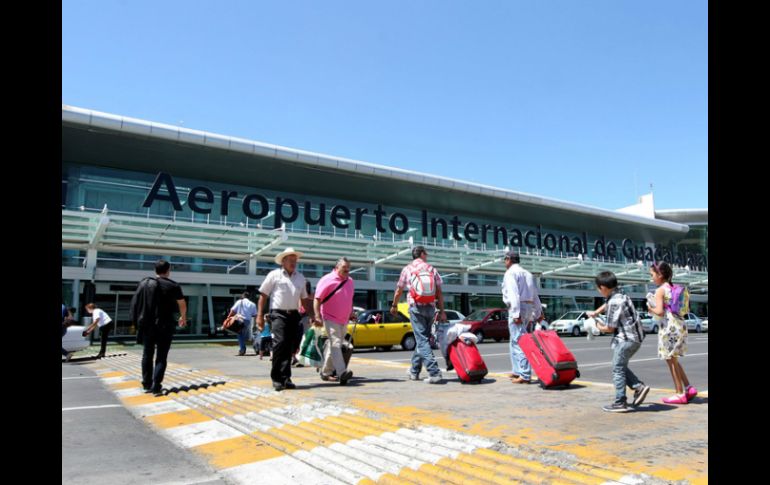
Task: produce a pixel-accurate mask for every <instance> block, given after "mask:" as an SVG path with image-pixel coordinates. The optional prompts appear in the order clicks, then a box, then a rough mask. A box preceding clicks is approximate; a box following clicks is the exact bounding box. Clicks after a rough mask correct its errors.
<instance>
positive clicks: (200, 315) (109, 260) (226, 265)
mask: <svg viewBox="0 0 770 485" xmlns="http://www.w3.org/2000/svg"><path fill="white" fill-rule="evenodd" d="M62 174H63V177H62V209H63V210H68V211H82V212H91V213H95V212H101V211H102V210H103V209H104V208H105V207H106V208H107V209H108V212H109V214H117V215H130V216H134V217H143V218H147V219H152V220H168V221H186V222H195V223H203V224H211V225H237V226H240V227H244V228H260V229H273V227H274V223H273V221H274V216H275V211H276V206H275V201H276V198H277V197H284V198H287V197H290V198H293V199H294V200H296V201H297V202H298V204H299V206H300V207H299V216H298V218H297V220H295V221H294V222H291V223H289V224H287V225H286V230H287V232H290V233H312V234H324V235H327V236H337V237H345V238H350V239H361V240H365V239H367V238H368V239H372V238H373V237H376V238H381V240H386V241H393V242H398V241H406V240H408V239H409V237H413V238H414V242H415V244H421V243H422V244H430V245H437V246H442V247H445V248H453V250H454V249H457V250H458V252H457V255H458V256H457V257H458V259H459V260H460V261H461V262H462V258H463V255H462V254H463V253H462V250H463V248H467V249H478V250H502V249H504V247H505V246H506V245H507V244H508V241H504V240H502V239H500V240H498V241H497V242H495V240H494V227H495V226H501V227H505V228H507V229H510V228H511V227H512V226H511V223H510V221H508V222H500V221H490V220H484V219H480V218H478V217H475V216H474V217H470V218H463V215H462V214H458V216H459V217H460V218H461V219H463V220H466V221H467V220H468V219H470V220H472V221H474V222H477V223H479V225H482V224H487V225H489V226H490V227H491V230H490V231H489V239H488V241H487V243H486V244H484V243H482V242H471V241H467V240H465V239H463V240H461V241H455V240H453V239H452V238H451V236H450V237H448V238H444V237H443V224H442V222H441V221H436V228H437V232H438V233H439V234H437V236H439V237H437V238H433V237H428V238H424V237H423V235H422V232H421V228H422V219H421V213H420V211H418V210H414V209H410V208H396V207H383V209H384V210H385V211H387V213H388V214H393V213H394V212H399V213H402V214H404V215H405V216H406V217H407V219H408V223H409V226H410V229H409V231H408V232H406V233H405V234H402V235H397V234H394V233H393V232H392V231H390V230H389V231H388V232H387V233H384V234H380V233H378V232H377V230H376V218H375V215H374V214H371V212H374V208H375V206H373V205H372V204H357V203H356V202H354V201H348V200H342V199H334V198H329V197H320V196H319V197H316V196H313V197H312V198H309V197H307V196H305V195H303V194H296V193H287V192H276V191H271V190H263V189H259V188H254V187H248V186H238V185H233V184H223V183H217V182H210V181H198V180H192V179H188V178H184V177H179V176H177V175H173V178H174V182H175V185H176V189H177V191H178V196H179V199H180V201H181V202H182V203H183V204H182V210H181V211H175V210H174V208H173V206H172V204H171V202H168V201H162V200H156V201H155V202H154V203H153V205H152V206H151V207H150V208H145V207H142V204H143V202H144V200H145V198H146V197H147V194H148V192H149V190H150V188H151V187H152V185H153V182H154V180H155V178H156V175H157V174H155V173H143V172H137V171H128V170H118V169H112V168H104V167H97V166H89V165H81V164H77V163H69V162H65V163H63V165H62ZM196 186H205V187H207V188H209V189H211V190H212V191H213V193H214V203H213V204H211V207H212V212H211V214H199V213H195V212H193V211H192V210H191V209H190V207H189V204H188V203H187V201H188V194H189V193H190V190H191V189H192V188H194V187H196ZM222 191H237V192H238V194H239V197H234V198H231V199H230V203H229V204H228V205H227V214H226V215H223V214H221V210H220V207H221V200H222V195H221V192H222ZM160 194H163V195H167V193H166V192H165V190H161V191H160ZM246 194H260V195H262V196H264V197H265V198H266V199H267V201H268V202H269V211H268V213H267V214H266V216H265V217H264V218H262V219H259V220H254V219H250V218H248V217H247V216H246V215H245V213H244V211H243V207H242V200H243V197H244V196H245V195H246ZM306 203H308V204H310V211H309V214H310V216H311V218H312V219H318V218H321V217H323V218H325V219H326V221H327V226H325V227H320V226H318V225H313V224H308V223H307V222H306V221H305V217H304V206H303V204H306ZM338 204H340V205H344V206H347V207H355V206H356V205H357V206H359V207H367V208H369V209H370V210H369V212H370V213H369V214H363V215H362V216H361V229H360V230H356V229H355V228H354V224H353V221H348V222H350V224H351V226H350V228H348V229H338V228H334V227H333V226H332V225H331V224H328V222H329V221H330V219H331V212H332V208H333V207H334V206H335V205H338ZM322 207H323V209H324V210H323V213H322V212H321V208H322ZM430 217H431V219H433V218H436V219H443V220H445V221H449V220H450V217H449V216H446V215H441V214H437V213H431V214H430ZM430 222H431V221H429V225H430ZM142 224H144V223H143V222H142ZM385 226H386V227H387V219H385ZM198 227H200V226H198ZM514 227H516V228H517V229H519V230H521V231H522V232H524V231H526V230H534V229H535V228H534V227H527V226H518V225H515V226H514ZM447 229H448V231H451V225H449V226H448V228H447ZM542 231H543V232H544V233H545V232H554V233H558V234H564V235H567V236H569V237H581V236H582V234H581V233H579V232H574V233H567V232H564V231H561V230H554V231H551V230H549V229H548V228H545V227H544V228H542ZM508 237H509V238H510V237H511V234H509V235H508ZM378 240H379V239H378ZM617 242H619V241H617ZM588 243H589V246H590V245H592V244H593V240H592V239H591V238H590V235H589V240H588ZM679 246H680V247H686V248H689V249H690V250H695V251H699V252H703V253H704V254H707V249H708V226H707V225H701V226H692V228H691V231H690V232H689V233H688V235H687V236H686V238H685V239H684V240H682V241H681V242H680V243H679ZM155 249H157V248H155ZM113 251H114V250H113ZM522 252H524V250H522ZM541 255H550V256H567V255H571V254H570V253H569V251H560V250H559V248H557V249H556V250H553V251H547V250H544V251H542V252H541ZM86 258H87V252H86V251H84V250H73V249H62V271H63V272H64V271H65V269H67V268H72V269H73V270H74V269H78V268H83V267H84V265H85V262H86ZM159 258H163V259H166V260H168V261H169V262H171V264H172V265H173V269H174V271H177V272H185V273H198V274H206V275H211V277H212V278H218V279H216V283H217V284H214V283H213V282H212V283H211V284H210V286H207V285H206V284H184V285H183V291H184V293H185V298H186V300H187V303H188V320H189V323H190V325H189V326H188V327H187V328H185V329H177V333H178V335H188V336H197V337H206V336H211V335H212V328H211V327H212V325H213V326H215V327H218V326H220V325H221V323H222V320H223V319H224V317H225V315H226V314H227V311H228V310H229V308H230V306H232V304H233V303H234V301H235V300H236V299H237V298H238V296H239V294H240V292H242V291H243V290H244V289H245V288H244V286H243V285H242V284H233V285H229V286H228V285H221V284H219V283H221V282H222V281H226V279H222V277H227V276H234V277H235V276H240V277H241V279H239V280H238V281H243V278H242V277H243V276H246V275H248V274H249V268H248V262H247V261H244V260H243V258H240V259H238V258H237V257H235V256H234V257H233V259H222V258H212V257H195V256H178V255H171V254H163V252H162V250H161V249H158V250H157V251H153V250H148V251H146V252H145V253H144V254H135V253H132V252H126V253H122V252H106V251H99V252H98V253H97V256H96V268H97V269H101V270H126V271H129V270H130V271H142V272H147V273H150V272H151V271H152V270H153V265H154V262H155V261H156V260H157V259H159ZM572 261H574V259H573V260H572ZM334 262H335V261H329V262H328V264H315V263H300V265H299V268H298V269H299V271H301V272H302V273H303V274H304V275H305V276H306V277H307V278H309V279H313V280H316V279H318V278H320V277H322V276H323V275H325V274H326V273H328V272H329V271H331V270H332V268H333V264H334ZM618 262H623V258H622V256H620V258H619V259H618ZM558 264H560V263H558ZM387 266H388V265H387V264H385V265H384V267H383V265H378V266H376V267H375V270H374V279H373V280H369V276H370V273H369V271H370V269H369V267H368V266H362V265H360V264H358V265H356V264H354V266H353V267H352V268H351V269H352V275H353V277H354V278H355V279H356V285H357V286H356V288H357V289H356V292H355V296H354V306H358V307H362V308H366V309H368V308H371V306H372V304H374V305H375V306H376V307H377V308H383V309H387V308H388V307H389V306H390V303H391V302H392V299H393V288H395V282H396V281H397V280H398V278H399V276H400V271H401V270H400V269H398V268H394V267H387ZM391 266H392V264H391ZM481 266H485V265H481ZM275 267H276V266H275V264H274V263H273V262H272V261H268V260H257V261H256V276H257V277H262V276H264V275H266V274H267V273H268V272H269V271H271V270H273V269H274V268H275ZM503 267H504V265H503V263H502V262H501V261H500V262H497V263H495V266H485V267H484V268H481V269H480V271H482V272H470V273H468V274H467V285H464V276H465V275H464V274H461V273H459V272H453V271H450V270H445V271H443V270H440V271H442V272H441V275H442V278H443V280H444V284H445V285H452V286H458V287H464V291H465V292H466V293H464V294H463V293H457V292H446V293H444V299H445V304H446V308H447V309H453V310H457V311H461V312H463V313H465V314H466V315H467V314H469V313H470V312H472V311H475V310H478V309H483V308H497V307H502V306H503V302H502V297H501V295H500V285H501V283H502V279H503V275H502V274H501V273H500V272H499V271H501V270H502V268H503ZM495 271H498V272H496V273H495V274H487V273H493V272H495ZM110 274H114V272H111V273H110ZM552 276H553V274H552ZM552 276H549V277H543V278H541V279H540V287H541V301H542V302H543V303H544V304H546V305H547V308H546V310H545V314H546V318H547V319H548V320H549V321H551V320H555V319H556V318H558V317H560V316H561V315H563V314H564V313H566V312H568V311H571V310H589V309H593V308H596V307H597V306H598V305H600V304H601V302H600V301H599V302H598V303H597V297H598V294H597V295H596V296H586V292H588V291H590V292H592V294H593V293H595V291H596V289H595V287H594V284H593V279H592V278H590V277H586V278H582V279H581V278H557V277H552ZM260 279H261V278H260ZM196 281H198V280H196ZM383 283H387V286H388V287H391V286H392V288H391V289H386V290H383V287H384V285H383ZM254 284H256V281H255V282H254ZM132 285H133V287H135V285H136V282H135V281H134V282H133V283H130V284H129V283H126V282H125V281H122V282H120V281H114V282H110V281H97V282H96V286H97V290H96V293H95V297H94V302H95V303H96V304H97V305H98V306H100V307H101V308H103V309H104V310H105V311H106V312H107V313H108V314H109V315H110V316H111V317H112V318H113V320H115V322H116V332H115V334H114V335H115V336H116V337H124V338H125V337H131V336H133V335H135V333H136V329H135V328H134V327H133V326H132V325H131V323H130V322H129V321H128V307H129V304H130V301H131V295H132V294H133V289H132V288H131V286H132ZM82 287H83V283H82V282H81V283H80V286H79V287H75V286H74V282H73V281H72V280H71V279H69V280H68V279H66V278H63V280H62V299H63V302H64V303H65V304H67V305H68V306H71V305H74V301H75V299H76V298H74V297H73V295H74V294H76V293H79V292H80V293H82V291H83V290H82ZM621 288H622V289H623V291H625V292H626V293H637V294H644V293H646V292H647V291H650V290H651V289H652V287H651V286H650V283H646V284H645V283H640V282H623V281H621ZM251 289H252V291H253V290H255V289H256V287H252V288H251ZM569 291H574V292H575V295H572V296H563V293H564V292H569ZM691 293H692V294H694V295H701V296H705V297H707V288H706V289H705V291H704V292H702V293H701V292H699V290H698V289H693V290H691ZM84 303H85V302H84V301H83V299H82V298H81V299H80V301H79V304H80V307H81V308H82V305H83V304H84ZM635 303H638V304H643V300H638V301H635ZM640 308H643V307H640ZM691 308H692V311H693V313H696V314H698V315H701V316H706V315H707V314H708V303H707V301H693V302H691ZM82 316H84V315H78V317H82Z"/></svg>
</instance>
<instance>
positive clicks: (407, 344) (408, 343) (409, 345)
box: [401, 333, 417, 350]
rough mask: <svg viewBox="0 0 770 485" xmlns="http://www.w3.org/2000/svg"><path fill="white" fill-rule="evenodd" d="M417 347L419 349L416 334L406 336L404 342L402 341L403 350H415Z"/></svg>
mask: <svg viewBox="0 0 770 485" xmlns="http://www.w3.org/2000/svg"><path fill="white" fill-rule="evenodd" d="M415 347H417V340H415V339H414V334H412V333H408V334H406V335H404V338H403V340H401V348H402V349H404V350H414V348H415Z"/></svg>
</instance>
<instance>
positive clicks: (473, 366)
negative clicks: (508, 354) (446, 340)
mask: <svg viewBox="0 0 770 485" xmlns="http://www.w3.org/2000/svg"><path fill="white" fill-rule="evenodd" d="M447 353H449V360H450V361H452V365H453V366H454V368H455V371H456V372H457V375H458V377H460V379H461V380H462V381H463V382H480V381H481V380H482V379H483V378H484V376H485V375H487V372H488V371H487V366H486V364H484V359H482V358H481V354H480V353H479V349H478V348H477V347H476V344H474V343H473V342H471V341H468V342H465V341H464V340H463V339H461V338H458V339H457V340H455V341H454V342H452V343H451V344H450V345H449V348H448V349H447Z"/></svg>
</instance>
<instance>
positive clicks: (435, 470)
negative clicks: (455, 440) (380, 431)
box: [417, 458, 510, 485]
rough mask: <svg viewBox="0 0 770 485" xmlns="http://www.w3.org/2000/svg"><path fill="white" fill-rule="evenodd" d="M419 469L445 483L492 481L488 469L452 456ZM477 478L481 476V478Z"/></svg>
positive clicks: (477, 484) (483, 483)
mask: <svg viewBox="0 0 770 485" xmlns="http://www.w3.org/2000/svg"><path fill="white" fill-rule="evenodd" d="M417 471H418V472H420V473H422V474H425V475H429V476H431V477H435V478H438V479H439V480H442V481H443V482H444V483H457V484H458V485H487V484H488V483H489V482H490V481H492V480H491V479H490V478H491V474H490V473H489V472H487V471H486V470H483V469H480V468H477V467H471V466H469V465H466V464H464V463H457V462H456V461H454V460H452V459H450V458H442V459H441V460H439V461H438V462H437V463H436V464H435V465H433V464H431V463H426V464H425V465H422V466H421V467H420V468H419V469H418V470H417ZM474 477H476V478H474ZM477 478H481V480H478V479H477ZM509 483H510V482H509Z"/></svg>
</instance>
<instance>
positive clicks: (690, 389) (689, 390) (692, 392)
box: [684, 386, 698, 402]
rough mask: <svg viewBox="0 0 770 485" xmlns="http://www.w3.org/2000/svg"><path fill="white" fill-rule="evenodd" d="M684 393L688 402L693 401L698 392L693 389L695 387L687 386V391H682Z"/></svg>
mask: <svg viewBox="0 0 770 485" xmlns="http://www.w3.org/2000/svg"><path fill="white" fill-rule="evenodd" d="M684 393H685V395H686V396H687V402H690V401H692V400H693V399H695V396H697V395H698V390H697V389H695V386H687V389H685V390H684Z"/></svg>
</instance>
